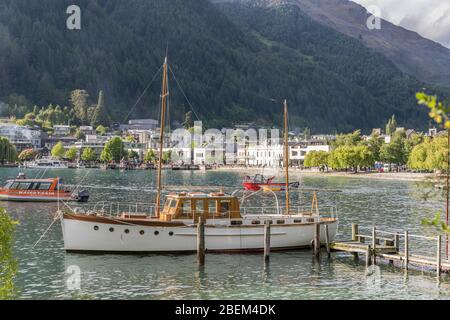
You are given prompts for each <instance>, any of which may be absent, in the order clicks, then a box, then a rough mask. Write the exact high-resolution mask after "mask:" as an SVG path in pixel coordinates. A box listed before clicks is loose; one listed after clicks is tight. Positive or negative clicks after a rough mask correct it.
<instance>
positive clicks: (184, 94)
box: [168, 64, 200, 121]
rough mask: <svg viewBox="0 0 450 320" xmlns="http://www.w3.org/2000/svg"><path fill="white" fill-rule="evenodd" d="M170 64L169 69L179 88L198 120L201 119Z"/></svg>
mask: <svg viewBox="0 0 450 320" xmlns="http://www.w3.org/2000/svg"><path fill="white" fill-rule="evenodd" d="M168 66H169V71H170V73H171V74H172V76H173V79H174V80H175V82H176V83H177V86H178V88H180V91H181V93H182V94H183V96H184V98H185V99H186V102H187V103H188V104H189V108H191V110H192V113H194V115H195V117H196V118H197V120H199V121H200V118H199V117H198V114H197V112H195V109H194V107H193V106H192V104H191V102H190V101H189V99H188V97H187V96H186V93H184V90H183V88H182V87H181V84H180V83H179V82H178V79H177V77H175V73H174V72H173V70H172V68H171V67H170V64H168Z"/></svg>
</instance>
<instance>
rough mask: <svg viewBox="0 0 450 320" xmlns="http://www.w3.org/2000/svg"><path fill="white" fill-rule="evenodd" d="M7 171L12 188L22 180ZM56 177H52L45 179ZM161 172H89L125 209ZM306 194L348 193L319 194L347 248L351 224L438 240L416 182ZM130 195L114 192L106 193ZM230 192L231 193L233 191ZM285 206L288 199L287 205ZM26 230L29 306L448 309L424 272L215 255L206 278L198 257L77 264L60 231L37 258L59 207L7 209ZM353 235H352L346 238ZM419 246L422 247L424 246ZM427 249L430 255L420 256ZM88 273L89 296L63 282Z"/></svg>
mask: <svg viewBox="0 0 450 320" xmlns="http://www.w3.org/2000/svg"><path fill="white" fill-rule="evenodd" d="M12 171H14V169H13V170H11V169H6V170H5V169H0V178H1V180H4V179H5V178H6V177H10V176H13V175H15V174H16V172H12ZM49 174H50V172H47V176H48V175H49ZM57 174H58V175H60V176H61V177H62V178H63V179H65V181H67V182H70V183H71V184H77V182H79V181H81V180H82V179H84V178H85V175H86V171H82V170H59V171H58V173H57ZM154 175H155V173H154V172H153V171H130V172H126V173H120V172H119V171H101V170H91V171H90V173H89V174H88V177H87V178H86V180H85V181H87V182H88V183H87V184H89V185H93V186H98V187H101V188H99V189H93V190H92V199H91V200H92V201H93V202H95V201H103V200H105V199H111V200H113V201H119V200H127V201H131V202H149V201H150V200H149V199H151V197H152V194H151V193H149V192H134V191H129V190H126V189H127V188H128V189H143V188H151V187H153V186H154V185H155V184H154V181H155V176H154ZM164 175H165V178H164V181H165V184H167V185H189V184H192V185H226V186H233V185H234V186H236V187H239V184H240V182H241V181H242V178H243V176H244V174H241V173H237V172H231V173H225V172H206V173H204V172H198V173H194V172H165V173H164ZM295 178H298V179H299V180H301V182H302V184H303V185H304V186H305V187H314V188H327V189H340V190H342V191H343V192H341V193H325V192H321V193H319V201H320V205H321V206H322V205H325V204H331V203H333V204H337V206H338V210H339V217H340V227H339V229H340V235H339V238H347V237H348V234H349V232H350V223H352V222H356V223H359V224H362V225H367V226H371V225H379V226H385V227H389V228H391V229H405V228H407V229H409V230H412V231H413V232H416V233H428V234H432V233H433V230H429V229H426V228H425V227H423V226H421V225H420V221H421V219H422V218H423V217H424V216H427V217H432V216H434V214H435V212H436V211H437V210H439V209H440V208H441V207H442V205H441V204H440V203H439V202H438V201H439V199H434V200H431V201H428V202H425V201H423V199H421V198H420V192H419V191H418V189H417V185H416V184H415V183H413V182H403V181H392V180H386V181H382V180H366V179H357V178H345V177H301V176H299V175H298V173H293V179H295ZM111 185H113V186H117V187H124V188H123V189H124V190H114V191H111V190H108V189H104V187H108V186H111ZM231 189H232V188H230V190H231ZM292 197H293V203H298V204H304V205H310V204H311V195H309V194H306V193H296V194H293V196H292ZM282 198H283V197H280V201H281V202H282V201H283V199H282ZM259 201H260V203H259V202H256V201H255V200H251V201H249V204H248V205H249V206H252V205H253V206H259V205H260V204H262V205H268V206H273V199H272V198H271V196H264V197H262V199H259ZM4 205H5V207H6V208H7V210H8V211H9V212H10V214H11V215H12V216H13V217H14V218H15V219H18V220H19V221H20V225H19V226H18V228H17V232H16V242H15V246H14V250H15V254H16V256H17V258H18V261H19V273H18V275H17V286H18V289H19V292H20V297H21V298H23V299H32V298H33V299H70V298H77V299H128V298H129V299H131V298H133V299H224V298H228V299H272V298H273V299H449V298H450V282H449V281H448V280H447V279H443V281H441V283H440V284H437V282H436V278H435V277H434V276H433V275H432V274H430V275H428V274H427V273H425V274H422V273H421V272H420V271H410V272H409V273H408V276H407V277H405V275H404V274H403V272H401V271H399V269H396V268H391V267H389V266H387V265H381V269H380V276H379V277H378V278H375V279H373V278H370V277H367V276H366V271H365V268H364V266H363V263H356V262H354V261H353V259H352V258H351V257H349V256H348V255H346V254H341V253H333V255H332V259H331V260H330V261H328V260H327V259H326V258H325V257H322V259H321V263H320V264H318V263H317V262H316V260H315V259H314V258H313V257H312V255H311V252H309V251H295V252H286V253H272V254H271V259H270V263H269V265H267V266H265V264H264V263H263V258H262V255H261V254H254V255H216V254H208V255H207V258H206V259H207V260H206V265H205V267H204V269H200V270H199V269H198V267H197V263H196V257H195V255H182V256H178V255H144V256H116V255H94V256H92V255H79V254H65V252H64V250H63V243H62V234H61V230H60V226H59V223H56V224H55V225H54V226H53V227H52V228H51V229H50V230H49V232H48V234H47V235H46V237H44V238H43V239H42V241H41V242H40V243H39V244H38V245H37V246H36V247H35V248H34V249H32V246H33V245H34V243H35V242H36V241H37V240H38V239H39V237H40V235H41V234H42V232H43V231H44V230H46V229H47V227H48V226H49V225H50V223H51V222H52V221H53V217H54V214H55V211H56V208H57V206H56V205H54V204H42V205H41V204H39V205H37V204H17V203H5V204H4ZM344 234H345V235H344ZM416 245H417V246H419V249H420V244H416ZM422 249H424V250H425V249H427V246H422ZM71 265H77V266H79V267H80V269H81V290H73V291H72V290H69V289H68V287H67V285H66V281H67V276H68V274H66V273H65V271H66V269H67V267H68V266H71Z"/></svg>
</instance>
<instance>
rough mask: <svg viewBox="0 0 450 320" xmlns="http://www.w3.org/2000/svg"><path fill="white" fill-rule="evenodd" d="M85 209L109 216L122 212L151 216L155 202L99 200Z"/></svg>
mask: <svg viewBox="0 0 450 320" xmlns="http://www.w3.org/2000/svg"><path fill="white" fill-rule="evenodd" d="M86 209H87V210H88V211H91V212H96V213H102V214H105V215H109V216H120V215H121V214H123V213H126V214H136V215H138V214H139V215H143V214H145V215H148V216H152V215H155V212H156V210H155V209H156V206H155V204H151V203H139V202H110V201H101V202H96V203H94V204H93V206H91V208H86ZM160 209H161V211H162V209H163V206H161V207H160ZM85 211H86V210H85Z"/></svg>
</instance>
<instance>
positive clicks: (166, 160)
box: [162, 150, 172, 164]
mask: <svg viewBox="0 0 450 320" xmlns="http://www.w3.org/2000/svg"><path fill="white" fill-rule="evenodd" d="M170 159H172V151H170V150H169V151H164V152H163V159H162V160H163V163H166V164H167V163H169V162H170Z"/></svg>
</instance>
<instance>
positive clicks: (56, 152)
mask: <svg viewBox="0 0 450 320" xmlns="http://www.w3.org/2000/svg"><path fill="white" fill-rule="evenodd" d="M51 154H52V156H53V157H55V158H58V159H62V158H63V157H64V155H65V154H66V151H65V150H64V145H63V143H62V142H61V141H59V142H58V143H57V144H55V146H54V147H53V148H52V151H51Z"/></svg>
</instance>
